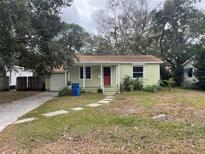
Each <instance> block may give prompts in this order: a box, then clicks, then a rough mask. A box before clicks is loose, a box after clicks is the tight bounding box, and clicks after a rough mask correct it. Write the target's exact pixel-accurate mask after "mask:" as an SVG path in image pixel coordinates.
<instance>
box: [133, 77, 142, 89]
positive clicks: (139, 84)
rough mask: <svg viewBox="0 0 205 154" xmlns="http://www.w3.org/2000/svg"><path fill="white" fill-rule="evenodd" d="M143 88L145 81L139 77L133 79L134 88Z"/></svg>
mask: <svg viewBox="0 0 205 154" xmlns="http://www.w3.org/2000/svg"><path fill="white" fill-rule="evenodd" d="M142 88H143V81H142V80H141V79H139V78H137V79H135V80H134V81H133V90H134V91H138V90H142Z"/></svg>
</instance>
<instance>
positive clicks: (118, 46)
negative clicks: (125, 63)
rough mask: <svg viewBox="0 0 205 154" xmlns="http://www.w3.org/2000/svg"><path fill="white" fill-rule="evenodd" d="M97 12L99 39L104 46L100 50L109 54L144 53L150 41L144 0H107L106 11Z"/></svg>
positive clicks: (147, 11) (148, 18)
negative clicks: (98, 15)
mask: <svg viewBox="0 0 205 154" xmlns="http://www.w3.org/2000/svg"><path fill="white" fill-rule="evenodd" d="M99 14H100V18H99V19H100V21H99V22H98V23H100V25H99V26H100V35H101V38H102V39H101V40H100V41H102V44H105V46H104V47H106V48H105V49H104V48H102V50H105V51H106V50H107V51H108V50H109V51H110V53H111V54H146V52H147V47H148V45H149V44H150V41H151V38H150V36H149V26H150V16H149V10H148V8H147V2H146V0H109V6H108V11H107V10H106V11H103V12H102V11H101V12H99ZM110 49H111V50H110ZM102 52H104V51H102Z"/></svg>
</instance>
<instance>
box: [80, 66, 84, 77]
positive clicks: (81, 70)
mask: <svg viewBox="0 0 205 154" xmlns="http://www.w3.org/2000/svg"><path fill="white" fill-rule="evenodd" d="M80 78H81V79H83V67H80Z"/></svg>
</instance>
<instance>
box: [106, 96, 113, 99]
mask: <svg viewBox="0 0 205 154" xmlns="http://www.w3.org/2000/svg"><path fill="white" fill-rule="evenodd" d="M114 98H115V96H107V97H106V99H114Z"/></svg>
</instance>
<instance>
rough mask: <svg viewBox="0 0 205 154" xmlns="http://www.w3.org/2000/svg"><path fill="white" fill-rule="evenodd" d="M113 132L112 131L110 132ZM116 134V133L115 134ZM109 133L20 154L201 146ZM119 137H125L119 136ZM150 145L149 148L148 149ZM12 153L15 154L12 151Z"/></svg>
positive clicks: (176, 150)
mask: <svg viewBox="0 0 205 154" xmlns="http://www.w3.org/2000/svg"><path fill="white" fill-rule="evenodd" d="M111 131H113V130H110V132H111ZM113 133H114V134H115V133H116V132H113ZM109 135H110V134H109V133H105V132H102V131H99V132H93V133H92V134H88V135H85V136H80V135H75V136H70V135H65V136H63V137H61V138H60V139H58V140H57V141H54V142H52V143H47V144H43V145H42V144H41V145H39V146H37V148H32V149H27V150H26V151H24V150H21V151H19V153H25V154H26V153H31V154H45V153H50V154H51V153H52V154H60V153H69V154H75V153H78V154H84V153H87V154H91V153H92V154H93V153H95V154H102V153H117V154H128V153H129V154H136V153H145V152H146V153H180V152H182V153H195V149H196V148H198V146H200V144H201V143H200V142H199V143H197V145H196V143H195V142H193V141H191V140H182V141H175V140H174V141H172V143H170V142H169V143H166V142H163V141H152V142H150V143H149V140H148V139H146V136H144V137H141V138H138V140H136V138H130V142H128V143H125V142H122V141H116V140H115V141H113V139H112V136H109ZM118 135H119V137H122V136H123V135H122V134H121V133H119V134H118ZM146 144H149V148H147V147H146ZM7 152H8V151H7ZM10 152H14V151H11V150H10Z"/></svg>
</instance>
